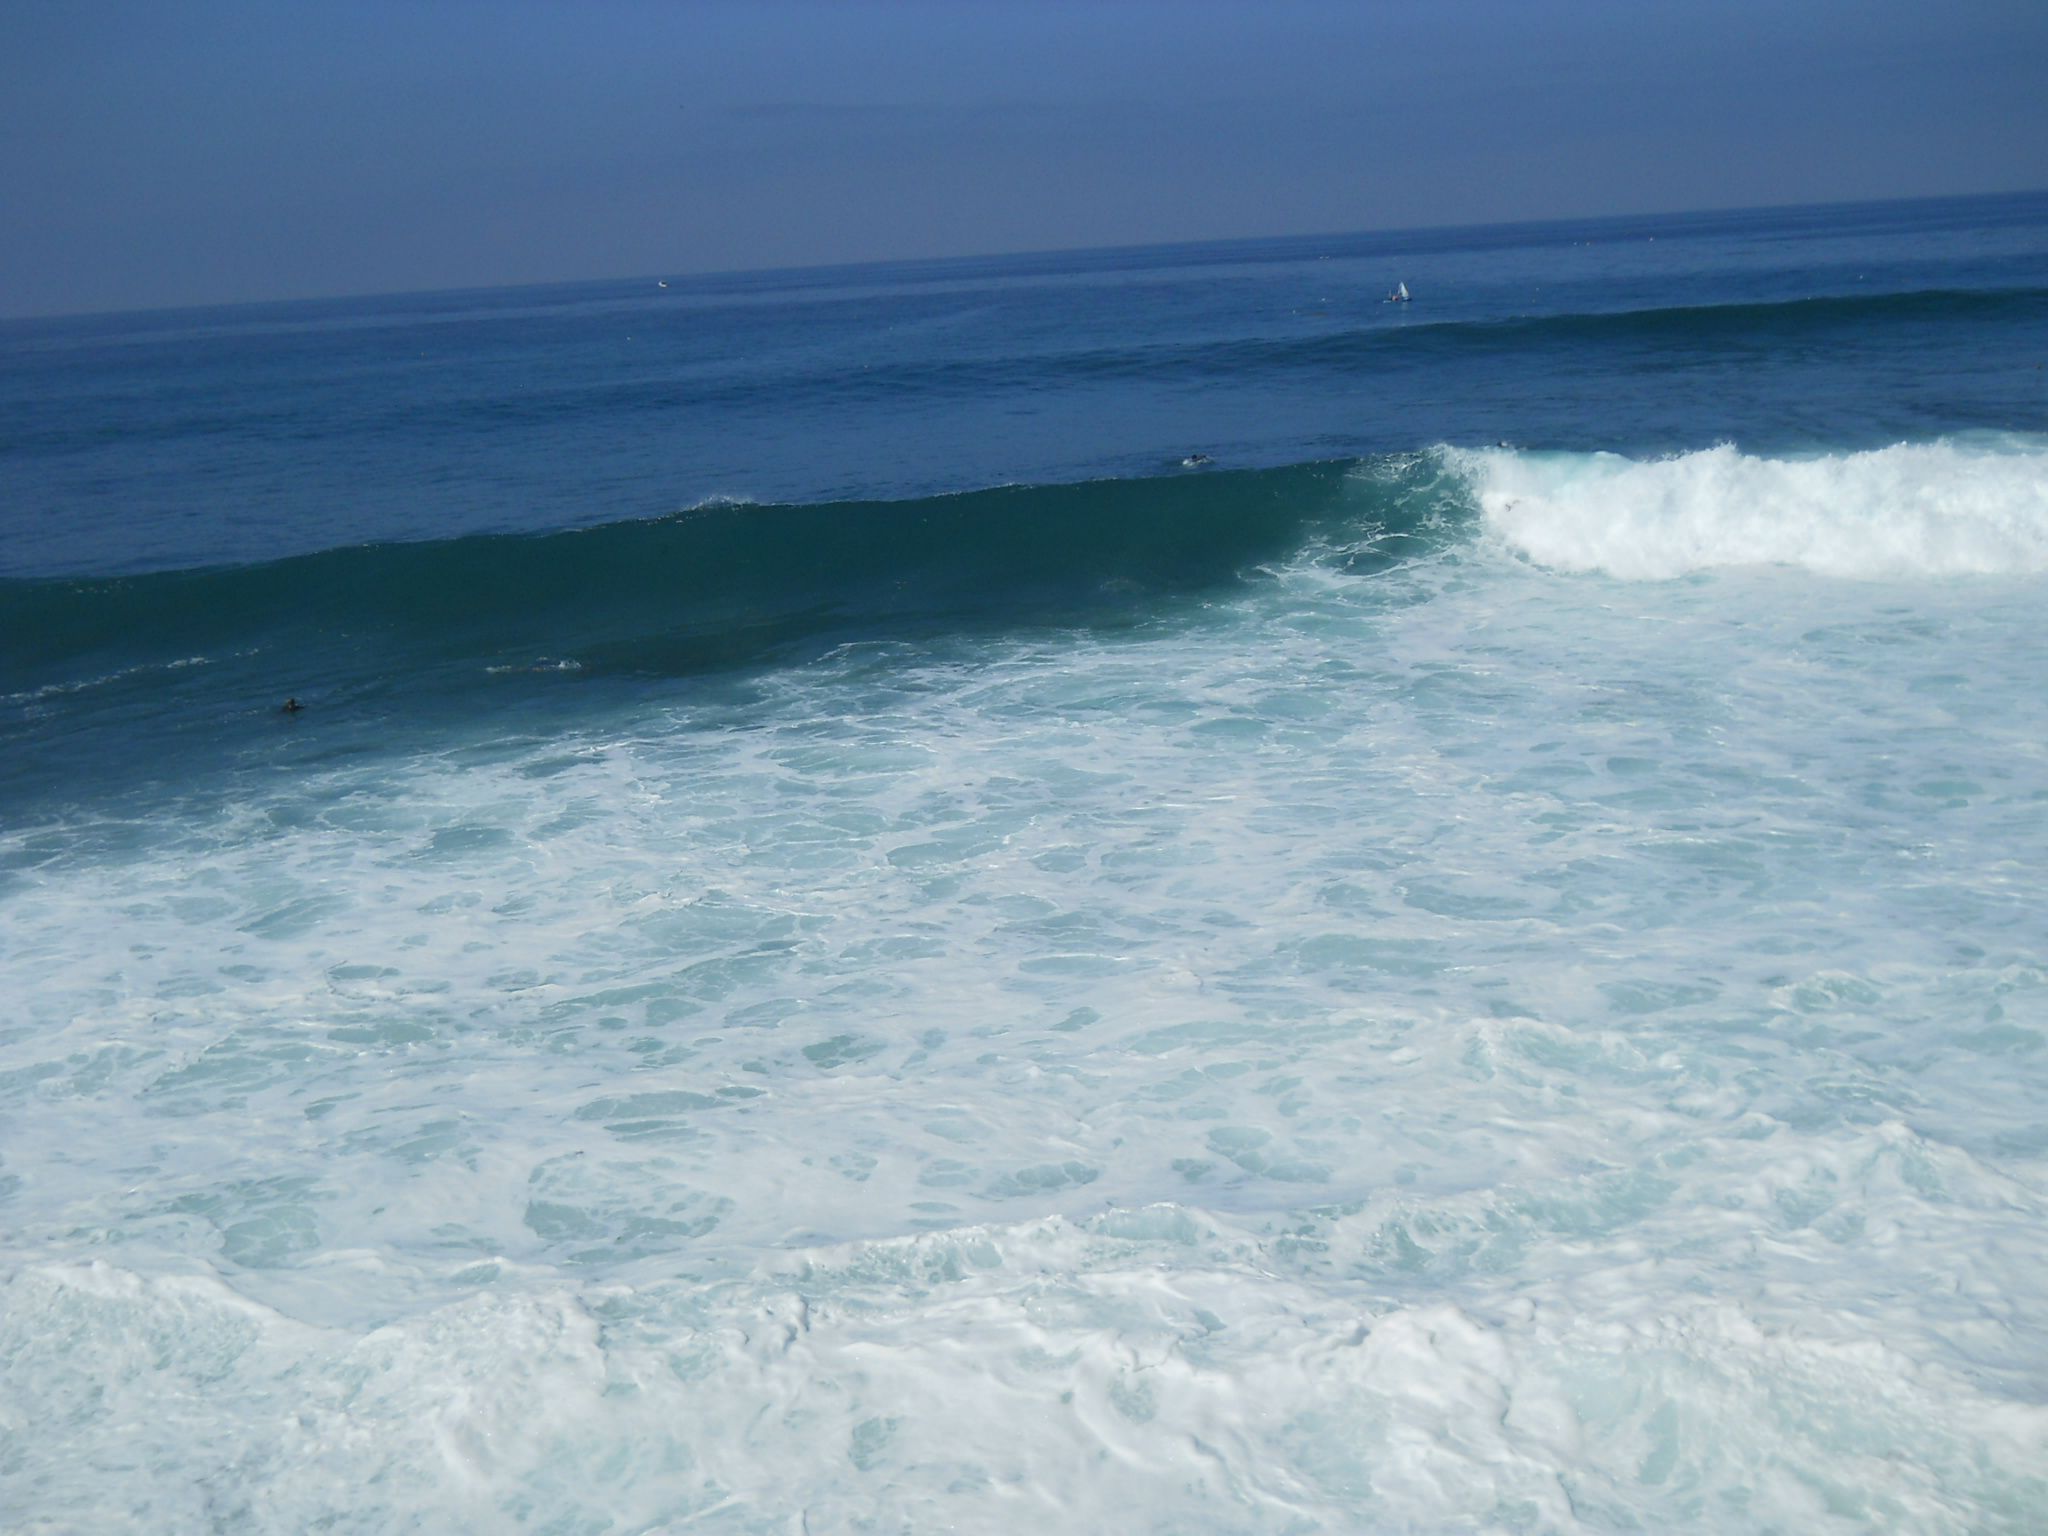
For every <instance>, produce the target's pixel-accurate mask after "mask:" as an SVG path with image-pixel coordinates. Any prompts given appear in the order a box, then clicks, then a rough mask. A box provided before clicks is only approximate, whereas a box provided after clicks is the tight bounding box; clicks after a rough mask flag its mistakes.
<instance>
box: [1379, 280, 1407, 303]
mask: <svg viewBox="0 0 2048 1536" xmlns="http://www.w3.org/2000/svg"><path fill="white" fill-rule="evenodd" d="M1380 302H1381V303H1382V304H1406V303H1407V302H1408V285H1407V284H1406V283H1396V284H1395V285H1394V291H1393V292H1392V293H1390V294H1388V295H1387V296H1386V297H1385V298H1384V299H1381V300H1380Z"/></svg>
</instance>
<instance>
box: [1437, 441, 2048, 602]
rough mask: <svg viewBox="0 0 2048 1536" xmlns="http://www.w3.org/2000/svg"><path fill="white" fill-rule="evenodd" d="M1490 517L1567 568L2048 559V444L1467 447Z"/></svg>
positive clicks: (1885, 565)
mask: <svg viewBox="0 0 2048 1536" xmlns="http://www.w3.org/2000/svg"><path fill="white" fill-rule="evenodd" d="M1457 460H1458V462H1459V464H1460V466H1461V467H1462V468H1463V469H1464V471H1465V473H1466V474H1467V475H1468V476H1469V478H1470V480H1471V482H1472V484H1473V488H1474V494H1475V496H1476V498H1477V500H1478V502H1479V507H1480V511H1481V513H1482V514H1483V516H1484V518H1485V521H1486V525H1487V526H1488V528H1489V529H1491V530H1492V531H1493V532H1494V533H1495V534H1496V535H1497V536H1499V537H1500V538H1502V539H1503V540H1505V541H1506V543H1507V544H1508V545H1509V546H1510V547H1511V548H1513V549H1514V550H1515V551H1516V552H1517V553H1519V554H1521V555H1523V556H1524V557H1526V558H1528V559H1530V560H1532V561H1534V562H1536V563H1537V564H1539V565H1544V566H1548V567H1550V568H1552V569H1555V570H1564V571H1589V572H1591V571H1598V572H1602V573H1605V574H1607V575H1610V576H1618V577H1621V578H1623V579H1625V580H1636V581H1658V580H1669V579H1671V578H1673V577H1678V576H1684V575H1687V574H1690V573H1692V572H1695V571H1703V570H1715V569H1721V568H1726V567H1732V566H1753V565H1783V566H1794V567H1799V568H1803V569H1805V570H1809V571H1813V572H1815V573H1817V574H1821V575H1826V576H1839V577H1849V578H1857V579H1865V580H1883V579H1898V578H1912V577H1924V576H1996V575H2005V576H2021V575H2038V574H2040V573H2042V572H2048V444H2043V443H2041V442H2039V441H2034V440H2028V439H2021V438H2003V439H1998V440H1995V441H1982V442H1968V443H1965V442H1958V441H1954V440H1942V441H1937V442H1931V443H1899V444H1895V445H1893V446H1892V447H1889V448H1880V449H1873V450H1869V451H1865V452H1854V453H1840V454H1824V455H1818V456H1814V457H1810V458H1761V457H1757V456H1754V455H1750V454H1746V453H1743V452H1741V451H1740V450H1739V449H1737V448H1735V447H1734V446H1733V445H1731V444H1727V443H1723V444H1721V445H1719V446H1717V447H1713V448H1707V449H1702V450H1699V451H1697V452H1693V453H1685V454H1679V455H1676V456H1674V457H1671V458H1665V459H1651V460H1637V459H1629V458H1625V457H1623V456H1621V455H1619V454H1611V453H1595V454H1543V453H1516V452H1512V451H1508V450H1480V451H1461V452H1460V453H1459V454H1458V455H1457Z"/></svg>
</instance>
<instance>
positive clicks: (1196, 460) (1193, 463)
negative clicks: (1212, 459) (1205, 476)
mask: <svg viewBox="0 0 2048 1536" xmlns="http://www.w3.org/2000/svg"><path fill="white" fill-rule="evenodd" d="M1208 462H1209V455H1207V454H1206V453H1191V454H1189V455H1188V456H1187V457H1186V458H1184V459H1182V460H1181V461H1180V467H1181V468H1182V469H1200V468H1201V467H1202V466H1203V465H1204V464H1206V463H1208Z"/></svg>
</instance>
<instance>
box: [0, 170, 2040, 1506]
mask: <svg viewBox="0 0 2048 1536" xmlns="http://www.w3.org/2000/svg"><path fill="white" fill-rule="evenodd" d="M1397 283H1405V284H1406V285H1407V287H1408V289H1409V290H1410V292H1411V293H1412V295H1413V298H1412V301H1411V302H1409V303H1405V304H1402V303H1391V302H1386V301H1385V300H1384V297H1383V296H1384V295H1386V294H1387V293H1388V292H1389V291H1390V290H1392V289H1393V288H1394V287H1395V285H1396V284H1397ZM2044 364H2048V195H2031V196H2014V197H1999V198H1972V199H1960V200H1944V201H1937V202H1915V203H1898V204H1883V205H1863V206H1855V207H1828V208H1807V209H1779V210H1767V211H1759V212H1746V213H1712V214H1696V215H1688V216H1671V217H1657V218H1640V219H1624V220H1605V221H1599V222H1581V223H1557V224H1544V225H1518V226H1513V227H1502V228H1489V229H1470V230H1438V231H1423V232H1411V233H1396V234H1374V235H1353V236H1330V237H1318V238H1300V239H1284V240H1267V241H1255V242H1235V243H1228V244H1213V245H1188V246H1176V247H1162V248H1152V249H1133V250H1115V251H1096V252H1082V253H1065V254H1050V255H1026V256H1016V257H1001V258H987V259H975V260H956V261H935V262H925V263H906V264H897V265H890V266H871V267H853V268H841V269H830V270H809V271H799V272H768V273H753V274H744V275H730V276H714V277H688V276H683V275H679V274H675V273H670V274H650V275H648V276H646V277H644V278H641V279H635V280H633V281H619V282H605V283H586V284H576V285H565V286H556V287H543V288H526V289H515V290H491V291H478V292H460V293H436V294H423V295H409V296H399V297H380V298H363V299H345V300H341V299H338V300H329V301H320V302H305V303H292V304H273V305H251V306H242V307H233V308H222V309H214V310H203V311H190V310H188V311H180V312H174V313H148V314H119V315H105V316H89V317H71V318H60V319H37V320H14V321H8V322H5V323H0V1527H4V1528H5V1529H6V1530H8V1531H10V1532H22V1533H30V1532H34V1533H55V1532H88V1531H89V1532H95V1533H103V1532H138V1533H139V1532H151V1533H154V1532H165V1531H181V1532H183V1531H190V1532H293V1533H296V1532H306V1531H328V1532H351V1533H371V1532H377V1533H382V1532H443V1531H446V1532H467V1531H500V1530H502V1531H520V1532H535V1533H540V1532H546V1533H558V1536H571V1533H574V1536H596V1533H601V1532H602V1533H655V1532H681V1531H686V1530H687V1531H691V1532H698V1531H703V1532H720V1533H739V1532H777V1533H788V1532H807V1533H811V1536H825V1533H830V1532H848V1533H851V1532H863V1531H873V1532H879V1531H888V1532H925V1531H941V1530H944V1531H960V1532H984V1533H991V1536H993V1533H1013V1532H1018V1531H1026V1530H1033V1529H1046V1530H1065V1531H1092V1530H1117V1531H1129V1532H1160V1533H1166V1532H1173V1533H1183V1536H1193V1533H1209V1532H1217V1533H1221V1532H1241V1533H1254V1532H1256V1533H1269V1532H1270V1533H1276V1536H1277V1533H1288V1536H1307V1533H1311V1532H1329V1533H1338V1532H1416V1533H1422V1532H1454V1531H1455V1532H1482V1531H1484V1532H1493V1531H1503V1532H1624V1531H1678V1530H1684V1531H1727V1532H1772V1531H1774V1532H1788V1533H1790V1532H1800V1533H1813V1532H1862V1531H1869V1530H1885V1531H1898V1532H1909V1531H1910V1532H1966V1531H1967V1532H1998V1531H2009V1532H2021V1531H2039V1530H2042V1529H2043V1528H2044V1527H2048V626H2044V624H2043V615H2044V612H2048V606H2044V602H2048V372H2044V371H2043V370H2044ZM287 699H290V700H293V701H296V703H297V705H298V706H299V707H298V708H296V709H293V710H287V709H285V708H284V707H283V706H284V704H285V701H286V700H287Z"/></svg>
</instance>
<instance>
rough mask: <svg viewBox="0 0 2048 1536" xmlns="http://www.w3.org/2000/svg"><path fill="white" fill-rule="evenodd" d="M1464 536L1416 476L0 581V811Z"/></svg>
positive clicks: (1400, 463) (1115, 615)
mask: <svg viewBox="0 0 2048 1536" xmlns="http://www.w3.org/2000/svg"><path fill="white" fill-rule="evenodd" d="M1470 513H1471V504H1470V495H1469V491H1468V490H1467V487H1466V482H1465V480H1464V479H1463V478H1461V477H1460V475H1459V474H1458V473H1457V472H1456V471H1455V470H1453V469H1451V468H1450V467H1449V466H1448V464H1447V462H1446V460H1445V458H1444V456H1443V455H1441V454H1435V453H1430V454H1418V455H1404V456H1400V457H1397V458H1391V459H1386V460H1376V461H1370V462H1365V463H1359V462H1329V463H1314V464H1303V465H1296V466H1291V467H1287V468H1282V469H1272V470H1250V471H1242V472H1217V473H1199V474H1194V473H1190V474H1181V475H1171V476H1163V477H1156V478H1151V479H1134V480H1119V481H1097V482H1091V483H1086V484H1079V485H1048V486H1019V487H1010V488H1000V489H994V490H984V491H975V492H969V493H963V494H960V495H954V496H940V497H931V498H926V499H921V500H912V501H899V502H840V503H828V504H821V505H809V506H801V505H751V504H740V505H734V504H718V505H711V506H705V507H699V508H696V509H693V510H691V511H688V512H684V513H679V514H677V515H675V516H672V517H668V518H663V519H660V520H656V521H650V522H633V523H614V524H609V525H605V526H602V527H598V528H594V529H588V530H582V531H569V532H558V533H552V534H545V535H538V536H517V535H487V536H474V537H468V538H461V539H453V540H447V541H439V542H426V543H416V544H379V545H365V546H358V547H355V548H349V549H336V550H328V551H323V552H321V553H318V554H312V555H304V556H297V557H294V558H291V559H287V560H281V561H276V562H272V563H269V564H263V565H251V566H235V567H223V568H216V569H210V570H197V571H174V572H159V573H150V574H143V575H136V576H124V577H116V578H111V579H95V580H79V579H47V580H35V581H8V582H0V630H4V631H5V633H7V635H8V636H9V644H8V645H7V646H6V648H5V653H4V660H0V699H4V700H5V701H6V702H7V703H8V704H9V705H11V706H12V708H11V710H10V712H9V716H8V718H7V719H6V720H5V721H4V722H0V744H10V743H11V745H12V748H13V753H12V755H13V756H14V758H15V762H14V764H13V770H12V771H11V772H5V773H0V798H4V797H5V795H6V792H7V789H8V787H9V783H10V781H12V783H13V786H14V787H15V788H17V789H19V788H21V787H22V782H23V780H24V779H25V778H26V779H28V780H35V781H42V782H49V781H51V780H52V778H53V777H54V778H55V779H58V780H61V779H62V778H63V777H64V775H63V773H62V772H61V771H60V769H59V768H58V767H57V766H56V765H57V764H60V763H61V762H63V761H66V760H70V761H74V762H76V763H78V764H79V765H80V766H81V767H83V766H84V765H86V764H88V763H105V762H109V761H119V760H121V759H123V758H124V757H126V756H128V755H129V752H128V749H126V748H125V747H124V746H123V745H122V743H123V742H124V741H126V740H130V739H135V738H137V737H139V738H141V739H144V740H147V741H149V742H150V743H152V747H151V751H152V753H153V754H161V753H164V752H168V751H172V750H173V749H174V748H175V747H176V745H177V744H178V743H179V742H181V741H183V742H192V741H195V740H196V741H198V742H199V743H200V746H199V749H198V750H199V751H200V754H201V756H202V757H204V756H205V755H206V752H207V749H206V747H205V745H204V743H205V740H206V739H207V738H208V735H209V732H217V731H218V730H220V729H222V728H224V727H225V726H227V724H228V722H232V721H234V720H237V719H240V718H242V717H244V716H246V715H247V714H248V713H249V712H251V711H255V710H268V709H274V708H275V707H276V705H277V703H278V701H280V700H281V699H283V698H284V697H286V696H295V697H302V698H305V699H306V700H308V702H309V704H313V705H318V706H319V707H321V708H322V709H325V710H329V711H333V710H335V709H336V708H337V707H338V708H339V709H340V710H343V711H346V712H348V713H350V714H352V715H354V716H356V717H359V718H365V719H367V718H370V717H372V716H374V717H375V718H377V719H380V720H383V721H385V722H387V723H388V722H391V721H394V720H397V721H404V720H422V719H425V720H431V719H434V718H437V717H438V718H446V717H449V716H451V715H456V716H460V717H463V718H474V717H475V716H476V714H477V713H478V712H479V711H485V712H488V711H491V710H494V709H499V708H505V707H513V708H517V707H524V705H525V703H526V701H527V692H522V690H521V689H520V688H519V687H518V686H517V684H518V682H519V680H520V679H522V678H536V677H537V678H545V679H546V680H547V684H548V686H550V687H551V688H556V689H557V691H558V685H559V684H560V683H561V682H562V681H563V680H564V678H565V676H566V677H569V678H573V679H575V680H577V681H582V682H586V683H587V682H594V681H600V680H606V679H609V680H612V681H613V682H615V683H617V684H619V685H622V686H630V685H632V684H634V683H635V681H636V680H643V681H644V680H653V679H678V678H682V679H688V678H705V677H725V678H728V679H730V678H735V677H744V676H747V675H752V674H758V673H760V672H761V671H763V670H765V669H770V668H774V667H779V666H788V665H797V664H801V663H802V662H803V661H804V660H806V659H807V658H811V657H815V656H818V655H820V654H823V653H824V652H825V651H827V650H830V649H832V648H833V647H836V646H840V645H844V644H847V643H851V642H858V641H877V640H880V641H911V642H933V643H936V642H937V641H939V640H940V639H942V638H944V637H947V636H960V635H988V634H994V633H1001V632H1004V631H1008V630H1028V629H1032V628H1085V627H1093V626H1128V625H1132V624H1141V623H1144V622H1147V621H1148V620H1150V619H1153V618H1157V617H1160V616H1164V615H1167V614H1170V613H1172V612H1174V611H1177V609H1179V608H1180V607H1182V606H1184V605H1186V604H1188V603H1190V602H1193V601H1198V600H1200V599H1202V598H1203V597H1205V596H1208V595H1212V594H1214V593H1216V592H1218V591H1220V590H1226V589H1229V588H1231V587H1233V586H1234V585H1236V584H1237V583H1239V582H1241V581H1242V580H1244V579H1246V578H1247V577H1248V576H1251V575H1253V574H1254V573H1255V572H1256V571H1257V570H1258V569H1259V568H1260V567H1261V566H1262V565H1264V564H1266V563H1268V562H1272V561H1277V560H1282V559H1285V558H1287V557H1289V556H1291V555H1294V554H1296V553H1298V552H1299V551H1301V550H1302V549H1304V548H1305V547H1306V546H1309V545H1311V544H1315V543H1327V544H1330V545H1332V546H1334V547H1337V548H1338V549H1340V550H1344V551H1347V553H1345V554H1343V555H1342V556H1341V558H1342V559H1344V560H1345V562H1346V563H1347V565H1348V566H1349V567H1350V568H1351V569H1354V570H1371V569H1373V568H1375V567H1377V566H1381V565H1385V564H1387V563H1390V562H1392V561H1395V560H1398V559H1401V558H1404V557H1406V556H1408V555H1410V554H1412V553H1414V552H1415V551H1417V550H1419V549H1424V548H1429V547H1434V545H1435V543H1436V542H1437V541H1439V540H1440V539H1441V538H1442V537H1444V530H1445V529H1446V528H1449V527H1455V526H1457V525H1459V524H1460V523H1461V522H1463V521H1465V520H1467V519H1469V516H1470ZM528 692H530V690H529V691H528ZM38 765H40V766H38ZM95 771H97V770H95Z"/></svg>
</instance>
